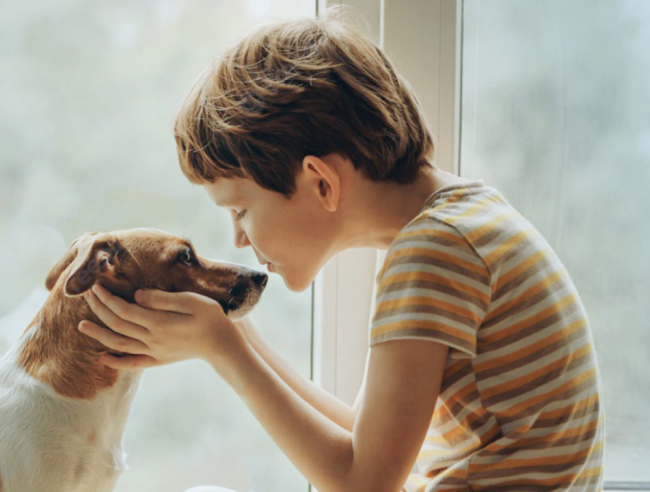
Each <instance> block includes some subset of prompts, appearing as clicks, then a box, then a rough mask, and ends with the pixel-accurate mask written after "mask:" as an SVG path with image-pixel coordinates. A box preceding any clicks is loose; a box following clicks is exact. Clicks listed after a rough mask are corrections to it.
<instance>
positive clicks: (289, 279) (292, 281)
mask: <svg viewBox="0 0 650 492" xmlns="http://www.w3.org/2000/svg"><path fill="white" fill-rule="evenodd" d="M278 275H280V276H281V277H282V280H283V281H284V285H285V286H286V287H287V289H289V290H290V291H291V292H304V291H306V290H307V289H309V287H311V284H312V282H313V281H314V279H313V278H312V277H310V276H309V275H302V276H301V277H302V278H297V277H294V276H291V275H287V274H283V273H279V274H278Z"/></svg>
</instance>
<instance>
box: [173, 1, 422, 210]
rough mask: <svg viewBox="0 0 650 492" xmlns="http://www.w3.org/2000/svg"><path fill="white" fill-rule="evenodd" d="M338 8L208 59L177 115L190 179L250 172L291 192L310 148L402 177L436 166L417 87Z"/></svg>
mask: <svg viewBox="0 0 650 492" xmlns="http://www.w3.org/2000/svg"><path fill="white" fill-rule="evenodd" d="M339 12H340V10H339V9H336V8H334V9H332V8H330V9H328V10H327V12H326V15H325V17H321V18H305V19H296V20H290V21H286V22H275V23H271V24H266V25H262V26H259V27H257V28H256V29H254V30H253V31H251V32H249V33H248V34H247V35H245V36H244V37H243V38H241V39H240V40H239V41H238V42H237V43H236V44H234V45H233V46H231V47H230V48H229V49H227V50H226V51H225V52H224V53H223V54H222V56H220V57H219V58H218V59H216V60H215V61H213V62H212V63H211V64H210V65H209V66H208V68H207V69H206V70H205V71H204V72H203V74H202V75H201V76H200V78H199V80H198V81H197V82H196V83H195V84H194V87H193V88H192V90H191V92H190V93H189V95H188V96H187V98H186V99H185V101H184V103H183V105H182V107H181V109H180V111H179V112H178V114H177V115H176V118H175V121H174V137H175V138H176V144H177V148H178V154H179V159H180V165H181V168H182V170H183V173H184V174H185V176H187V178H188V179H189V180H190V181H191V182H192V183H196V184H205V183H212V182H214V181H215V180H216V179H217V178H219V177H224V178H233V177H240V178H244V177H245V178H250V179H252V180H253V181H255V182H256V183H257V184H258V185H260V186H262V187H263V188H266V189H269V190H272V191H276V192H278V193H282V194H283V195H285V197H287V198H290V197H291V195H292V194H293V193H294V191H295V175H296V173H297V172H298V171H299V170H300V168H301V165H302V160H303V158H304V157H305V156H306V155H314V156H317V157H322V156H324V155H327V154H330V153H339V154H340V155H342V156H344V157H347V158H348V159H350V160H351V161H352V163H353V164H354V166H355V168H356V169H360V170H361V171H362V172H363V174H364V176H365V177H367V178H369V179H371V180H373V181H393V182H396V183H403V184H406V183H412V182H413V181H415V179H416V178H417V176H418V174H419V170H420V169H421V168H422V167H424V166H429V165H433V164H432V163H431V161H432V159H433V150H434V141H433V136H432V134H431V132H430V130H429V129H428V128H427V125H426V122H425V119H424V114H423V112H422V110H421V108H420V105H419V103H418V101H417V99H416V97H415V94H414V93H413V90H412V89H411V87H410V86H409V84H408V83H407V82H406V81H405V80H404V79H403V78H402V77H401V76H400V75H399V74H398V73H397V71H396V70H395V68H394V67H393V65H392V64H391V62H390V61H389V60H388V58H387V57H386V55H385V54H384V53H383V52H382V50H381V49H380V48H379V47H378V46H377V45H376V44H375V43H374V42H372V41H371V40H370V39H369V38H367V37H366V36H364V35H363V34H361V33H360V32H359V31H358V30H356V29H355V28H353V27H351V26H349V25H347V24H344V23H343V21H342V20H341V19H340V16H339V15H338V14H339Z"/></svg>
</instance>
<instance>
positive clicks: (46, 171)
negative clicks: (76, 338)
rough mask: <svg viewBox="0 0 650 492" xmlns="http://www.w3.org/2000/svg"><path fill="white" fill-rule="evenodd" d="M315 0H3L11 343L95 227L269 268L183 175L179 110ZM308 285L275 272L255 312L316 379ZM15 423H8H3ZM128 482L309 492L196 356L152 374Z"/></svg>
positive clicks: (3, 311) (0, 219) (131, 432)
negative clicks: (275, 24)
mask: <svg viewBox="0 0 650 492" xmlns="http://www.w3.org/2000/svg"><path fill="white" fill-rule="evenodd" d="M315 9H316V7H315V0H314V1H304V0H268V1H267V0H247V1H242V0H218V1H215V0H136V1H134V0H103V1H101V2H97V1H91V0H57V1H55V2H52V1H49V0H21V1H20V2H10V1H6V0H0V251H1V252H2V254H0V279H1V280H2V281H1V282H0V354H3V353H4V352H5V351H6V350H7V349H8V348H9V346H10V345H13V344H14V343H15V342H16V341H17V340H18V338H19V336H20V335H21V334H22V332H23V331H24V330H25V328H26V327H27V325H28V324H29V323H30V322H31V320H32V319H33V317H34V316H35V314H36V312H37V311H38V310H39V309H40V306H41V304H42V303H43V301H44V300H45V298H46V296H47V290H46V289H45V286H44V283H45V277H46V276H47V273H48V272H49V270H50V268H51V266H52V265H53V264H54V262H55V261H56V260H58V259H59V258H60V256H61V255H62V254H63V252H64V251H65V250H66V249H67V247H68V245H69V244H70V243H71V242H72V241H73V240H74V239H75V238H76V237H78V236H80V235H81V234H83V233H85V232H88V231H95V230H97V231H111V230H115V229H123V228H131V227H156V228H160V229H164V230H166V231H169V232H171V233H174V234H178V235H184V236H187V237H189V238H190V239H191V240H192V241H193V243H194V245H195V247H196V250H197V252H198V253H199V254H201V255H203V256H206V257H208V258H213V259H219V260H227V261H233V262H238V263H243V264H246V265H248V266H251V267H253V268H258V269H261V268H262V267H261V265H259V263H258V262H257V259H256V258H255V255H254V254H253V252H252V250H251V248H246V249H244V250H240V249H237V248H235V247H234V244H233V243H234V236H233V232H232V223H231V219H230V214H229V213H228V212H227V211H226V210H221V209H219V208H218V207H216V206H215V205H214V203H213V202H212V201H211V200H210V199H209V197H208V195H207V194H206V193H205V192H204V191H203V190H202V189H201V188H200V187H199V186H195V185H191V184H190V183H189V182H188V181H187V179H186V178H185V177H184V176H183V174H182V173H181V171H180V168H179V165H178V160H177V157H176V148H175V143H174V138H173V136H172V119H173V115H174V113H175V112H176V110H177V109H178V107H179V106H180V104H181V102H182V100H183V98H184V97H185V95H186V93H187V92H188V91H189V89H190V87H191V86H192V84H193V82H194V81H195V79H196V78H197V77H198V75H199V73H200V72H201V71H202V70H203V69H204V67H206V66H207V64H208V62H209V61H210V59H211V58H212V57H213V55H215V54H217V53H218V52H219V50H220V49H221V48H222V47H224V46H225V45H227V44H230V43H232V42H233V40H234V39H235V38H236V37H237V36H239V35H241V34H243V33H244V32H245V31H247V30H249V29H250V28H252V27H253V26H255V25H256V24H258V23H261V22H266V21H273V20H281V19H284V18H287V17H289V16H313V15H315V11H316V10H315ZM311 303H312V300H311V292H310V291H309V290H308V291H306V292H304V293H300V294H295V293H292V292H290V291H289V290H288V289H286V287H285V286H284V283H283V282H282V279H281V278H280V277H278V276H277V275H274V274H272V275H270V280H269V285H268V287H267V289H266V291H265V294H264V296H263V297H262V300H261V302H260V304H259V305H258V306H257V307H256V308H255V310H254V311H253V313H252V314H251V319H252V320H253V322H254V323H255V325H256V326H257V327H258V328H259V330H260V332H261V333H262V334H263V336H264V337H265V338H267V339H268V340H269V341H270V342H271V344H272V345H273V346H274V347H275V348H276V349H277V351H278V352H279V353H280V354H281V355H282V356H283V358H285V359H286V360H288V361H290V362H291V364H292V365H293V367H294V368H296V369H297V370H299V371H300V372H301V374H303V375H304V376H306V377H309V376H310V372H311V371H310V369H311ZM0 425H2V423H0ZM125 436H126V437H125V450H126V453H127V455H128V458H127V463H128V465H129V469H128V470H127V471H126V472H125V473H124V474H123V475H122V476H121V478H120V479H119V481H118V485H117V489H116V490H117V491H118V492H142V491H155V492H182V491H183V490H185V489H188V488H190V487H192V486H196V485H200V484H213V485H220V486H223V487H229V488H233V489H235V490H238V491H241V492H247V491H249V490H252V489H254V490H255V491H256V492H277V491H279V490H289V491H300V490H304V491H307V487H308V484H307V481H306V480H305V479H304V478H303V477H302V476H301V475H300V473H299V472H298V471H297V470H296V469H295V468H294V467H293V465H292V464H291V462H290V461H289V460H288V459H287V458H286V457H285V456H284V455H283V454H282V453H281V451H280V450H279V448H277V446H276V445H275V443H274V442H273V441H272V440H271V438H270V437H269V436H268V435H267V434H266V432H265V431H264V429H263V428H262V426H261V425H260V424H259V423H258V422H257V420H255V418H254V417H253V416H252V415H251V413H250V411H249V410H248V408H247V407H246V405H245V404H244V403H243V402H242V401H241V400H240V399H239V397H238V396H237V395H236V394H235V392H234V391H232V390H231V388H230V387H229V386H228V385H227V384H226V383H224V382H223V381H222V380H221V379H220V378H219V377H218V376H217V375H216V374H215V373H214V371H213V370H212V369H211V368H210V367H209V366H208V365H207V364H204V363H202V362H199V361H188V362H182V363H178V364H172V365H168V366H163V367H160V368H154V369H149V370H147V371H146V372H145V373H144V375H143V378H142V382H141V384H140V389H139V392H138V395H137V397H136V399H135V402H134V405H133V410H132V414H131V417H130V418H129V421H128V425H127V428H126V434H125Z"/></svg>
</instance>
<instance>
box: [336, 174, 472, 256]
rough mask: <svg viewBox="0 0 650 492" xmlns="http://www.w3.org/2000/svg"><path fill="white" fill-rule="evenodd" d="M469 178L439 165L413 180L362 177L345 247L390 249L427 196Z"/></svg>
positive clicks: (353, 203) (359, 181)
mask: <svg viewBox="0 0 650 492" xmlns="http://www.w3.org/2000/svg"><path fill="white" fill-rule="evenodd" d="M468 182H469V180H468V179H465V178H461V177H459V176H456V175H454V174H451V173H448V172H446V171H442V170H439V169H433V168H429V169H426V170H425V171H423V172H422V173H421V174H420V177H419V178H418V179H417V180H416V181H415V182H414V183H412V184H408V185H400V184H397V183H376V182H372V181H369V180H367V179H365V178H364V179H360V180H358V183H357V184H358V191H357V192H356V193H355V198H354V200H353V201H351V202H350V203H349V206H350V216H349V217H350V221H349V223H348V224H347V227H346V231H349V232H348V233H347V235H346V237H345V238H344V241H343V243H344V245H345V247H344V248H343V249H348V248H364V247H369V248H378V249H388V247H389V246H390V244H391V243H392V242H393V240H394V239H395V236H397V234H398V233H399V231H401V230H402V229H403V228H404V227H405V226H406V225H407V224H408V223H409V222H410V221H411V220H413V218H414V217H415V216H417V214H418V213H419V212H420V211H421V210H422V207H423V206H424V203H425V202H426V200H427V199H428V198H429V197H430V196H431V195H432V194H434V193H435V192H437V191H438V190H440V189H442V188H445V187H447V186H451V185H454V184H461V183H468Z"/></svg>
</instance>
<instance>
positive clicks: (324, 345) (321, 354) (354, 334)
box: [312, 0, 461, 405]
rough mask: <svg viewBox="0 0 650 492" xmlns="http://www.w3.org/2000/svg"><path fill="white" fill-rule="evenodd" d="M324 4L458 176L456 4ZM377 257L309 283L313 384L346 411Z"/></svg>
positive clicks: (332, 0) (327, 271)
mask: <svg viewBox="0 0 650 492" xmlns="http://www.w3.org/2000/svg"><path fill="white" fill-rule="evenodd" d="M331 5H345V6H349V7H352V11H353V12H354V14H356V16H357V17H361V18H362V20H363V21H364V23H366V24H367V25H366V26H365V28H366V32H367V30H368V29H369V31H370V32H367V34H370V36H371V37H372V38H373V39H374V40H375V41H376V42H378V43H379V45H380V46H381V47H382V48H383V49H384V50H385V51H386V52H387V53H388V56H389V57H390V58H391V60H392V61H393V62H394V63H395V64H396V65H397V68H398V70H399V71H400V73H402V74H403V75H404V76H405V78H406V79H407V80H408V81H409V82H410V83H411V85H412V86H413V88H414V89H415V92H416V93H417V95H418V98H419V99H420V101H421V103H422V105H423V107H424V108H425V113H426V117H427V120H428V122H429V125H430V127H431V130H432V132H433V134H434V136H435V138H436V156H437V157H436V163H437V165H438V166H440V167H441V168H442V169H444V170H446V171H449V172H453V173H456V174H457V173H458V170H459V123H460V119H459V115H460V34H461V29H460V24H459V22H460V20H461V12H460V6H461V2H460V0H409V2H403V1H400V0H317V13H318V12H319V11H322V10H324V9H325V8H327V7H329V6H331ZM355 24H356V23H355ZM358 27H361V28H364V26H363V25H360V26H358ZM414 46H421V47H428V48H423V49H422V50H414V49H413V47H414ZM384 255H385V251H380V250H376V249H356V250H348V251H345V252H343V253H341V254H339V255H336V256H335V257H334V258H332V259H331V260H330V261H329V262H328V263H327V264H326V265H325V267H324V268H323V270H322V271H321V273H320V274H319V275H318V277H317V278H316V280H315V282H314V323H313V325H314V334H313V340H314V342H313V354H312V364H313V365H312V374H313V379H314V381H316V382H317V383H318V384H320V385H321V386H322V387H323V388H324V389H326V390H327V391H329V392H330V393H332V394H334V395H336V396H337V397H338V398H340V399H341V400H343V401H345V402H346V403H348V404H349V405H352V404H353V403H354V400H355V398H356V396H357V393H358V392H359V388H360V387H361V384H362V379H363V376H364V373H365V367H366V363H367V355H368V337H369V325H370V319H371V316H372V313H373V311H374V296H375V290H374V288H375V278H376V275H377V273H378V271H379V268H380V267H381V265H382V263H383V260H384Z"/></svg>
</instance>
